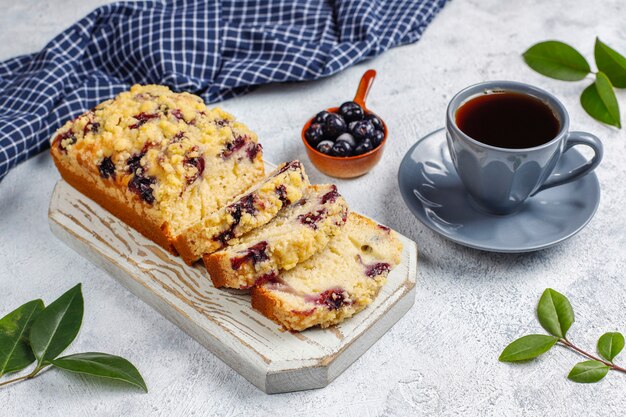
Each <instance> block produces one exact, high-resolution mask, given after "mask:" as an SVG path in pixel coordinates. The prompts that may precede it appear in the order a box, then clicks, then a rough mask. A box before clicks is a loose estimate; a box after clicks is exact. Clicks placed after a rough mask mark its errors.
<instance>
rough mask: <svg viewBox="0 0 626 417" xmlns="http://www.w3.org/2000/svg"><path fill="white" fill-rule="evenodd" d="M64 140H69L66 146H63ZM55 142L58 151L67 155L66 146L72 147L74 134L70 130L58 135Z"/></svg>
mask: <svg viewBox="0 0 626 417" xmlns="http://www.w3.org/2000/svg"><path fill="white" fill-rule="evenodd" d="M65 139H69V140H70V142H69V143H68V144H65V145H64V144H63V141H64V140H65ZM55 141H56V142H57V143H58V146H59V150H60V151H61V152H64V153H67V146H68V145H73V144H75V143H76V136H74V133H73V132H72V131H71V130H68V131H67V132H65V133H62V134H60V135H59V136H57V137H56V139H55Z"/></svg>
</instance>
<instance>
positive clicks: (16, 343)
mask: <svg viewBox="0 0 626 417" xmlns="http://www.w3.org/2000/svg"><path fill="white" fill-rule="evenodd" d="M43 307H44V306H43V301H41V300H33V301H29V302H27V303H26V304H23V305H21V306H20V307H18V308H16V309H15V310H13V311H12V312H10V313H9V314H7V315H6V316H4V317H3V318H2V319H0V376H1V375H4V374H6V373H9V372H15V371H19V370H22V369H24V368H26V367H27V366H28V365H30V364H31V363H33V361H34V360H35V356H34V355H33V352H32V350H31V349H30V345H29V344H28V332H29V330H30V327H31V325H32V324H33V321H34V320H35V319H36V318H37V316H38V315H39V313H40V312H41V310H43Z"/></svg>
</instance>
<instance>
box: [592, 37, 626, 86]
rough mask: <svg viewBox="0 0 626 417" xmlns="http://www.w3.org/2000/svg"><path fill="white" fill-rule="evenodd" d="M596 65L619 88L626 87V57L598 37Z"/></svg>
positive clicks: (595, 51)
mask: <svg viewBox="0 0 626 417" xmlns="http://www.w3.org/2000/svg"><path fill="white" fill-rule="evenodd" d="M594 54H595V57H596V65H597V66H598V69H599V70H600V71H602V72H603V73H605V74H606V76H607V77H608V78H609V80H611V84H613V85H614V86H615V87H617V88H626V58H624V56H622V55H621V54H620V53H619V52H617V51H616V50H614V49H612V48H611V47H609V46H608V45H607V44H605V43H603V42H602V41H600V39H598V38H596V46H595V48H594Z"/></svg>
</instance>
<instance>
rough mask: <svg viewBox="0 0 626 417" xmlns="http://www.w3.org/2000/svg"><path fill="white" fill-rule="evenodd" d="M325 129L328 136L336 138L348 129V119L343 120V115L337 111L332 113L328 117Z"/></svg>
mask: <svg viewBox="0 0 626 417" xmlns="http://www.w3.org/2000/svg"><path fill="white" fill-rule="evenodd" d="M324 130H325V132H326V136H327V137H328V138H332V139H334V138H336V137H337V136H339V135H341V134H342V133H344V132H345V131H346V130H348V127H347V126H346V121H345V120H343V117H341V116H340V115H338V114H336V113H331V114H330V115H329V116H328V118H327V119H326V124H325V125H324Z"/></svg>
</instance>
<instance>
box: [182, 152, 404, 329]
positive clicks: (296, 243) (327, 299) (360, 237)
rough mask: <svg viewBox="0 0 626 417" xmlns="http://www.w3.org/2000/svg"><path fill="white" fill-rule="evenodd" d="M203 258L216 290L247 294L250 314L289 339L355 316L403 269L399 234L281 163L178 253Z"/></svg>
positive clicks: (196, 227)
mask: <svg viewBox="0 0 626 417" xmlns="http://www.w3.org/2000/svg"><path fill="white" fill-rule="evenodd" d="M175 246H176V249H177V250H178V252H179V253H180V254H181V256H182V257H183V259H184V260H185V262H187V263H188V264H192V263H194V262H195V261H197V260H199V259H200V258H201V259H202V261H203V262H204V264H205V266H206V268H207V270H208V272H209V276H210V277H211V280H212V281H213V284H214V285H215V286H216V287H227V288H236V289H242V290H247V289H250V290H251V294H252V306H253V307H254V308H256V309H257V310H259V311H261V312H262V313H263V314H264V315H265V316H267V317H269V318H270V319H272V320H274V321H275V322H277V323H278V324H280V325H281V326H282V328H283V329H286V330H291V331H301V330H304V329H307V328H309V327H313V326H317V325H319V326H321V327H328V326H331V325H334V324H337V323H340V322H342V321H343V320H344V319H346V318H348V317H351V316H352V315H354V314H356V313H358V312H359V311H361V310H362V309H363V308H365V307H366V306H367V305H368V304H370V303H371V302H372V301H373V299H374V298H375V297H376V295H377V294H378V291H379V290H380V288H381V287H382V286H383V285H384V284H385V282H386V277H387V274H388V273H389V272H390V271H391V269H393V268H394V267H395V266H396V265H398V264H399V263H400V254H401V252H402V245H401V243H400V242H399V240H398V238H397V237H396V236H395V233H394V232H393V231H392V230H390V229H389V228H388V227H385V226H382V225H379V224H377V223H375V222H373V221H372V220H369V219H367V218H365V217H363V216H360V215H358V214H356V213H350V212H349V209H348V204H347V203H346V201H345V200H344V198H343V197H342V196H341V195H340V194H339V192H338V191H337V187H336V186H335V185H329V184H323V185H311V184H310V183H309V181H308V178H307V175H306V173H305V171H304V167H303V166H302V164H301V163H300V162H299V161H292V162H288V163H284V164H282V165H281V166H279V167H278V168H277V169H276V170H275V171H274V172H272V173H271V174H270V175H269V176H268V177H267V178H265V179H264V180H263V181H261V182H260V183H259V184H256V185H254V186H252V187H251V188H250V189H249V190H247V191H245V192H244V193H243V194H241V195H239V196H237V197H235V198H234V199H233V201H232V202H231V203H229V204H228V205H226V206H225V207H223V208H222V209H220V210H218V211H216V212H215V213H213V214H211V215H209V216H207V217H205V218H204V219H202V220H201V221H199V222H197V223H195V224H193V225H192V226H190V227H189V228H188V229H187V230H185V231H184V232H183V233H182V234H181V235H180V236H179V238H178V239H177V241H176V243H175Z"/></svg>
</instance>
